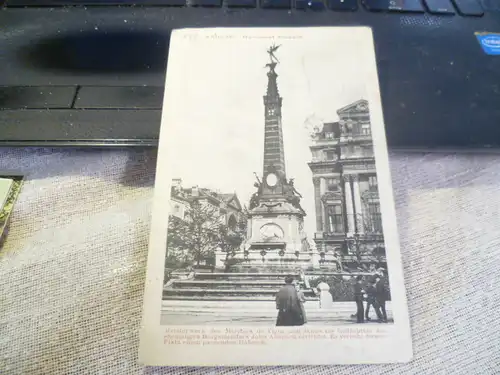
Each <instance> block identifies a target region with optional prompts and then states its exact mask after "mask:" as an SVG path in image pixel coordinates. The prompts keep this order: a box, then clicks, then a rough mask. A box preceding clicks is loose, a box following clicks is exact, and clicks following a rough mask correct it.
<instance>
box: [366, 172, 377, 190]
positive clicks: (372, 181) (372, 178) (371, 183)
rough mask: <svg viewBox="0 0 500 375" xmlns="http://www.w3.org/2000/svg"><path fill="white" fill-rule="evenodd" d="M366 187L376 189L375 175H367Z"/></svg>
mask: <svg viewBox="0 0 500 375" xmlns="http://www.w3.org/2000/svg"><path fill="white" fill-rule="evenodd" d="M368 187H369V188H370V190H372V191H373V190H375V191H376V190H377V189H378V182H377V176H369V177H368Z"/></svg>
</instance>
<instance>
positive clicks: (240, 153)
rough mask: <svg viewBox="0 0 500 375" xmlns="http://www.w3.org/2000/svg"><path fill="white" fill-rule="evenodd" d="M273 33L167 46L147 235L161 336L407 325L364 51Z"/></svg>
mask: <svg viewBox="0 0 500 375" xmlns="http://www.w3.org/2000/svg"><path fill="white" fill-rule="evenodd" d="M269 30H270V32H269V33H264V34H262V33H260V34H259V33H255V34H252V32H250V33H249V34H244V33H242V32H241V31H240V32H235V33H234V34H232V33H231V32H229V31H226V32H222V33H219V32H218V31H219V30H216V31H213V32H210V31H208V30H207V32H206V33H201V34H198V33H194V34H189V33H185V34H184V35H183V37H182V38H178V39H177V44H174V46H176V45H177V46H178V49H179V54H182V56H179V57H178V60H177V64H178V65H177V66H178V69H177V71H176V76H175V77H173V78H172V80H175V90H176V93H175V95H173V93H172V96H168V95H167V94H168V91H169V79H170V78H169V77H172V75H171V71H170V70H169V71H167V91H166V97H165V103H164V107H165V108H167V107H169V106H172V107H173V110H172V111H170V112H167V113H166V114H164V119H163V120H164V122H163V125H162V126H163V127H162V133H161V137H168V138H169V139H168V140H167V141H165V143H164V144H165V146H164V145H162V144H160V150H163V153H161V152H160V154H159V158H162V159H161V160H160V162H159V164H158V167H157V185H156V194H157V196H158V195H159V194H161V202H162V207H159V206H158V205H159V203H158V201H159V200H158V199H157V196H155V200H157V201H155V205H156V206H155V212H154V213H153V228H152V230H153V231H155V230H157V231H158V232H160V231H161V233H162V237H161V238H162V242H163V243H162V246H161V247H162V249H161V251H162V252H163V258H162V259H161V260H160V258H159V257H158V258H156V262H163V274H162V275H159V274H156V278H157V279H161V278H163V280H162V282H161V306H159V304H158V303H156V304H155V306H157V308H159V309H160V312H159V314H157V315H155V317H158V320H159V322H158V323H157V324H158V325H159V326H160V327H184V326H189V327H223V328H228V327H233V328H237V327H239V326H245V327H259V328H266V329H267V328H276V327H277V328H279V327H311V328H314V327H325V326H326V327H337V326H338V327H373V328H374V329H378V328H381V327H386V328H388V327H390V326H393V325H394V324H395V322H396V323H397V322H398V319H402V320H404V321H405V324H406V319H407V318H406V316H404V315H402V316H398V315H397V313H396V312H395V309H394V308H393V306H394V304H395V303H397V302H395V301H394V293H393V291H392V290H391V289H393V288H391V286H394V280H393V275H392V272H393V268H394V267H396V268H398V267H399V268H400V267H401V266H400V264H398V263H396V264H392V263H391V262H390V261H389V260H388V254H387V253H389V252H391V251H392V252H393V253H394V254H396V255H399V249H398V248H397V241H396V245H393V248H392V249H391V247H390V246H391V244H394V241H393V242H392V243H388V241H387V239H386V237H387V231H388V228H386V226H387V225H389V226H391V228H390V229H391V231H392V232H391V233H392V234H393V236H394V234H395V233H396V232H395V230H393V227H395V216H394V214H393V211H391V209H384V207H385V206H384V205H385V204H386V205H387V206H388V207H389V208H390V207H391V206H392V205H393V202H392V199H391V198H392V195H391V194H392V190H391V185H390V178H388V166H387V159H386V146H385V138H384V132H383V123H380V117H381V109H380V102H379V100H380V99H379V98H378V97H376V96H374V90H375V92H378V91H377V90H378V87H377V82H376V80H375V81H374V77H373V71H372V69H373V67H372V66H371V65H370V64H369V63H368V62H370V57H371V53H372V51H371V50H370V49H369V48H365V49H363V48H361V49H359V48H356V47H355V46H354V45H353V44H351V43H348V42H347V39H345V38H344V36H349V35H357V34H355V33H354V34H350V33H351V31H352V30H349V29H348V30H345V31H344V32H339V33H331V34H330V36H332V34H333V37H331V38H330V40H329V42H330V43H331V46H330V47H329V48H328V49H327V48H326V47H325V46H324V45H323V44H322V42H321V31H320V30H318V34H317V35H316V36H315V37H314V38H313V39H315V40H314V42H311V36H312V34H311V33H306V34H307V37H306V35H305V34H304V35H303V34H301V32H295V31H294V30H295V29H289V30H288V31H287V30H286V29H280V30H281V31H280V32H278V33H273V32H272V30H273V29H269ZM302 33H303V31H302ZM354 39H356V38H355V37H354ZM174 42H175V41H174ZM209 72H210V73H209ZM172 74H173V73H172ZM179 75H181V76H182V79H181V78H180V77H179ZM374 88H375V89H374ZM170 89H171V90H173V88H172V86H170ZM174 97H175V99H173V98H174ZM169 98H172V102H169V100H170V99H169ZM373 113H375V115H374V114H373ZM374 116H375V118H376V121H379V122H378V123H377V125H376V126H374V120H373V119H374ZM169 126H170V128H167V129H166V130H165V128H166V127H169ZM162 139H163V138H162ZM377 142H378V144H377ZM377 150H382V151H378V152H377ZM379 158H380V159H381V160H379ZM160 163H163V164H160ZM160 168H162V169H160ZM381 170H382V172H381ZM163 171H165V172H164V173H163ZM159 178H161V179H162V180H161V186H162V188H161V189H162V190H161V191H159V185H158V183H159ZM384 192H385V197H383V195H384ZM388 198H389V200H388ZM384 199H385V201H384ZM392 209H393V208H392ZM391 212H392V214H391ZM155 214H156V216H155ZM396 238H397V237H396ZM151 240H155V241H156V242H155V244H154V246H156V248H157V249H158V250H157V251H158V253H159V252H160V250H159V248H160V240H159V239H157V238H153V236H152V237H151ZM155 267H156V265H155ZM399 272H401V270H400V269H399ZM396 285H397V284H396ZM401 286H402V287H403V285H401ZM157 292H158V289H155V293H157ZM401 303H402V304H403V305H404V304H406V302H405V301H404V300H401Z"/></svg>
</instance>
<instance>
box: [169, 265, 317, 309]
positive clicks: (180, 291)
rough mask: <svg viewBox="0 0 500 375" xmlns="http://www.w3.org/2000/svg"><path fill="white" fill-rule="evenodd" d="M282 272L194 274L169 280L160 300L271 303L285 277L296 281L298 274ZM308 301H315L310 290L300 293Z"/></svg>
mask: <svg viewBox="0 0 500 375" xmlns="http://www.w3.org/2000/svg"><path fill="white" fill-rule="evenodd" d="M281 271H283V272H274V271H272V272H270V271H269V270H267V272H266V270H265V269H264V270H263V272H195V273H194V274H190V276H189V278H185V279H184V278H183V279H172V280H170V281H169V282H168V283H167V285H166V286H165V288H164V289H163V300H166V301H171V300H180V301H267V302H268V301H274V300H275V296H276V293H277V292H278V291H279V289H280V288H281V287H282V286H283V285H284V284H285V283H284V279H285V276H286V275H291V276H293V277H294V278H295V279H296V280H299V279H300V277H299V274H298V273H297V271H294V272H290V271H291V270H290V269H288V270H286V269H283V270H281ZM303 293H304V296H305V298H306V299H307V300H310V301H317V300H318V297H317V296H316V295H315V294H314V292H313V291H312V290H310V289H307V290H303Z"/></svg>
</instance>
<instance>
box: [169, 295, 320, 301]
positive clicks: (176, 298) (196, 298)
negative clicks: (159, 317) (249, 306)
mask: <svg viewBox="0 0 500 375" xmlns="http://www.w3.org/2000/svg"><path fill="white" fill-rule="evenodd" d="M305 298H306V302H307V301H311V302H317V301H318V299H317V298H316V297H305ZM200 300H203V302H206V301H210V302H212V301H213V302H224V301H242V302H248V301H251V302H266V303H269V302H271V303H272V302H274V301H275V297H274V295H272V296H253V295H239V294H237V295H232V296H221V295H204V296H203V298H200V296H198V295H195V296H186V295H165V294H164V295H163V301H168V302H170V301H197V302H198V303H199V302H200Z"/></svg>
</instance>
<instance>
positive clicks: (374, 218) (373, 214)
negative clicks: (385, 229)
mask: <svg viewBox="0 0 500 375" xmlns="http://www.w3.org/2000/svg"><path fill="white" fill-rule="evenodd" d="M368 212H369V214H370V219H371V224H372V225H371V226H372V230H373V231H374V232H382V213H381V212H380V203H376V202H372V203H369V204H368Z"/></svg>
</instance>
